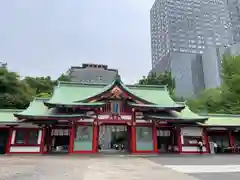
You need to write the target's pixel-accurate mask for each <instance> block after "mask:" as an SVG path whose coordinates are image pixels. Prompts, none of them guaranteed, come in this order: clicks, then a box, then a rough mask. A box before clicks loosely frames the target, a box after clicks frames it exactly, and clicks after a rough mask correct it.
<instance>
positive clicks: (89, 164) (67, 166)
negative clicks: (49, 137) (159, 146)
mask: <svg viewBox="0 0 240 180" xmlns="http://www.w3.org/2000/svg"><path fill="white" fill-rule="evenodd" d="M215 178H217V179H219V180H226V179H228V180H235V179H239V178H240V156H201V157H199V156H171V155H169V156H164V157H162V156H161V157H159V156H155V157H146V156H122V155H111V156H103V157H88V156H0V180H32V179H34V180H110V179H111V180H112V179H115V180H123V179H124V180H146V179H151V180H159V179H164V180H172V179H178V180H210V179H211V180H212V179H215Z"/></svg>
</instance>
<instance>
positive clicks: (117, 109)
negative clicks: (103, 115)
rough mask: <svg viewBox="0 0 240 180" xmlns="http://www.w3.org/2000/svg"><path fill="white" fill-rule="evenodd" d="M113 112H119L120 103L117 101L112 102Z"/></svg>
mask: <svg viewBox="0 0 240 180" xmlns="http://www.w3.org/2000/svg"><path fill="white" fill-rule="evenodd" d="M112 112H113V113H114V114H118V113H119V103H117V102H114V103H112Z"/></svg>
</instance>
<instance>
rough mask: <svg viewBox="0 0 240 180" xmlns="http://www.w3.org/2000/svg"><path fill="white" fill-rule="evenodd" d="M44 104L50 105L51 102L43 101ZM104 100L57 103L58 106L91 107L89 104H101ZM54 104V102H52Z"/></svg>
mask: <svg viewBox="0 0 240 180" xmlns="http://www.w3.org/2000/svg"><path fill="white" fill-rule="evenodd" d="M45 103H46V105H51V103H49V102H45ZM104 104H106V103H104V102H88V103H83V102H72V103H59V104H58V105H59V106H66V107H67V106H71V107H72V106H88V107H91V106H103V105H104ZM54 105H55V103H54Z"/></svg>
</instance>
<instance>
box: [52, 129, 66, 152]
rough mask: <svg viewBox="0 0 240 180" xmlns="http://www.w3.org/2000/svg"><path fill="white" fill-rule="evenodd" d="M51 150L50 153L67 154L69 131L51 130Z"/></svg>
mask: <svg viewBox="0 0 240 180" xmlns="http://www.w3.org/2000/svg"><path fill="white" fill-rule="evenodd" d="M51 139H52V142H51V148H50V152H52V153H68V147H69V143H70V130H69V129H52V132H51Z"/></svg>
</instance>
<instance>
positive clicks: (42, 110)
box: [15, 98, 82, 118]
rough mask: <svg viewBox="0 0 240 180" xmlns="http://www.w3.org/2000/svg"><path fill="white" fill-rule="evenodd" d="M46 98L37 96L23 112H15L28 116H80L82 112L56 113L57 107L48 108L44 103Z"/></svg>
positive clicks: (16, 114)
mask: <svg viewBox="0 0 240 180" xmlns="http://www.w3.org/2000/svg"><path fill="white" fill-rule="evenodd" d="M45 101H46V99H41V98H36V99H35V100H33V101H32V102H31V103H30V105H29V106H28V108H27V109H26V110H24V111H22V112H19V113H15V116H18V117H19V116H28V117H58V118H65V117H79V116H82V114H74V115H73V114H55V109H54V108H50V109H48V107H47V106H45V105H44V102H45Z"/></svg>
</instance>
